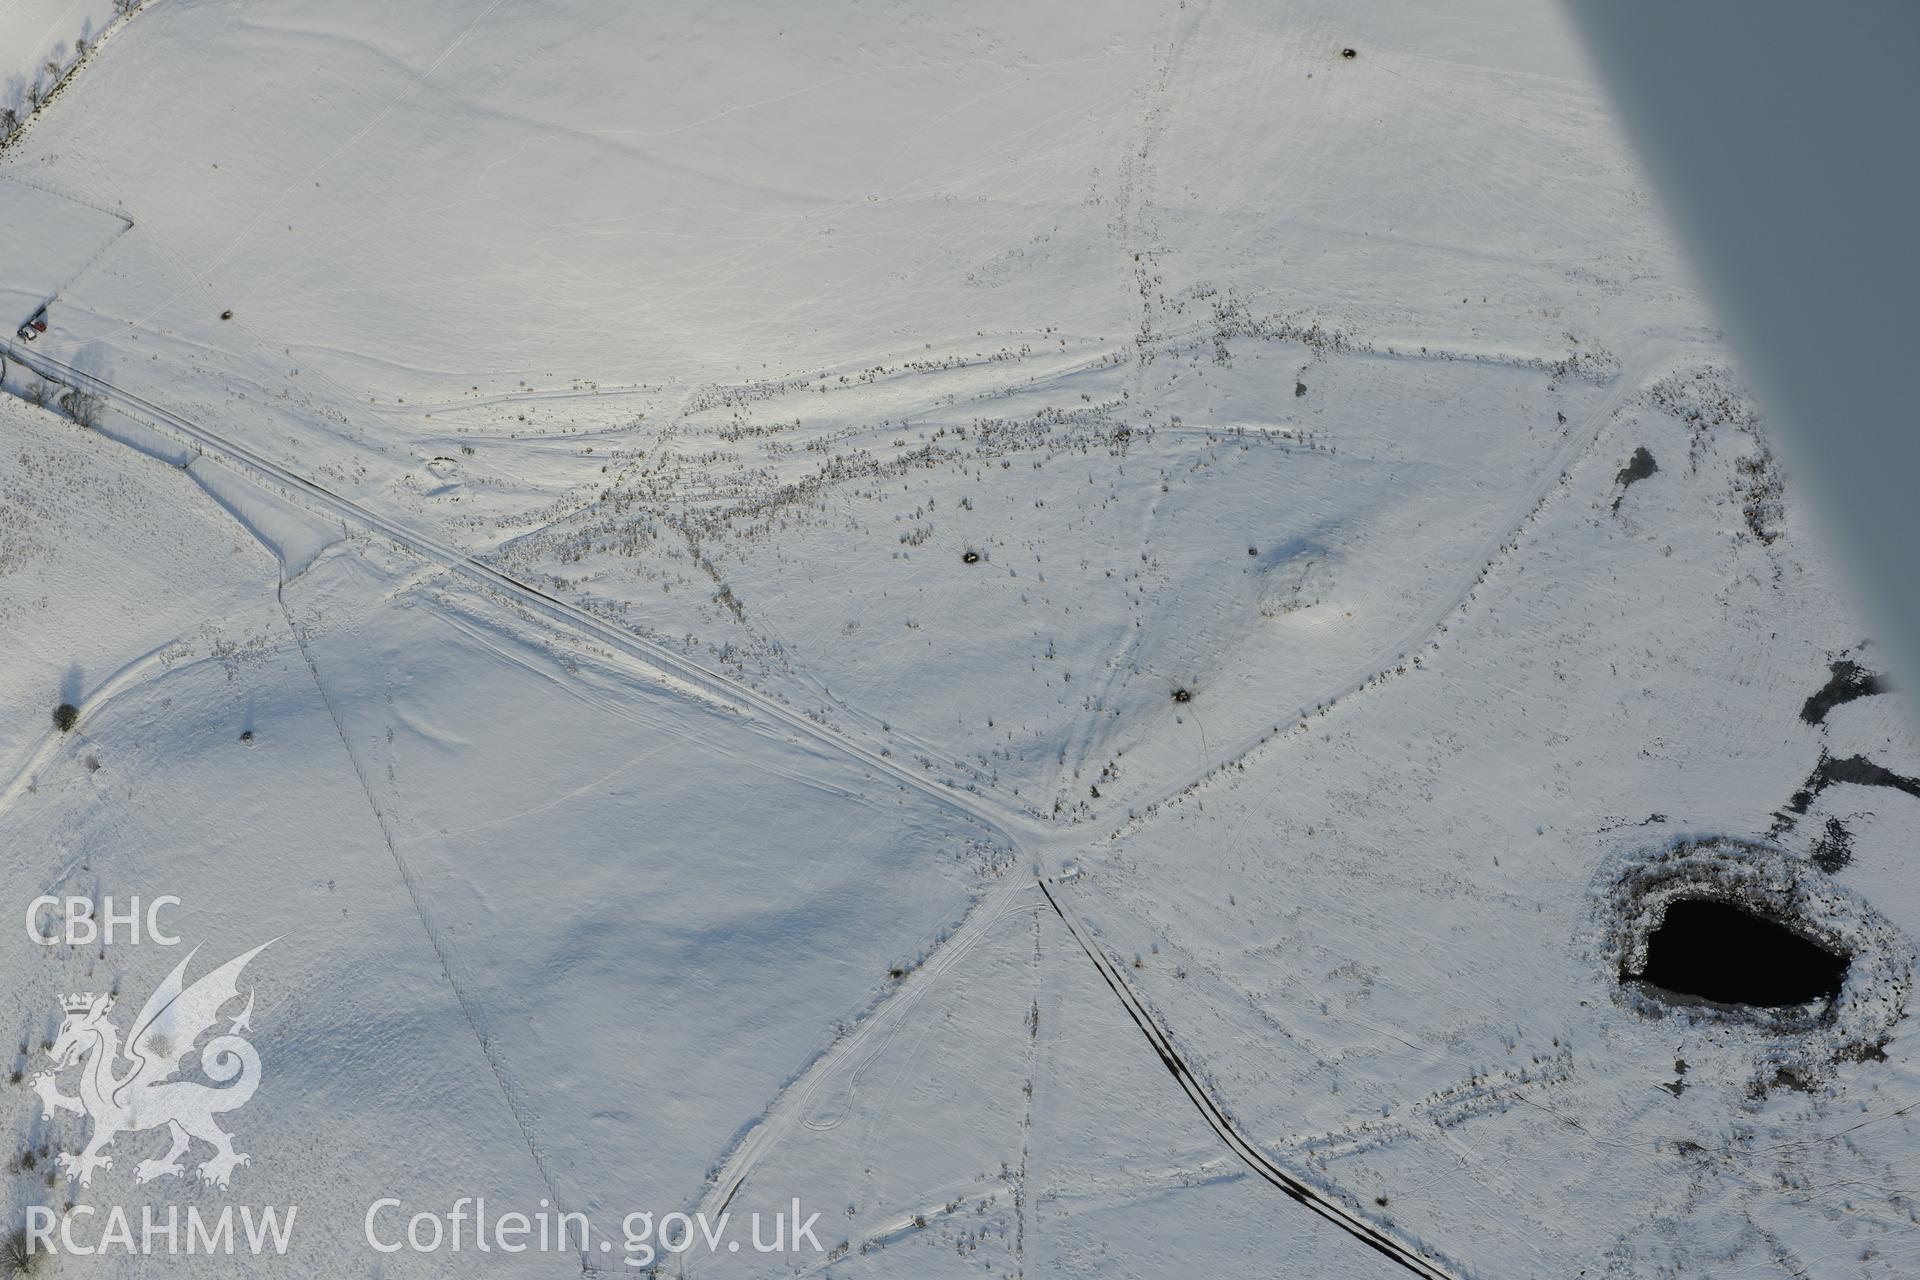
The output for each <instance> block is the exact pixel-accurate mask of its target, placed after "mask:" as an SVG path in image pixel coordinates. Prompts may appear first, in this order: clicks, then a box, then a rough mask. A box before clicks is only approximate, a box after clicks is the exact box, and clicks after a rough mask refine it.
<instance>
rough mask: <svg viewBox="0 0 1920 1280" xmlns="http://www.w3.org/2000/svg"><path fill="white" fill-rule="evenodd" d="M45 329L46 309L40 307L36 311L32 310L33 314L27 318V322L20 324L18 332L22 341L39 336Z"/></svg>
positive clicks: (30, 340) (31, 339)
mask: <svg viewBox="0 0 1920 1280" xmlns="http://www.w3.org/2000/svg"><path fill="white" fill-rule="evenodd" d="M46 331H47V309H46V308H45V307H41V308H40V309H39V310H38V311H36V312H34V313H33V315H32V316H30V317H29V318H28V319H27V322H26V323H25V324H23V325H21V326H20V330H19V333H20V337H21V338H22V339H23V340H24V341H27V342H32V341H33V340H34V339H35V338H37V337H39V336H40V335H41V334H43V333H45V332H46Z"/></svg>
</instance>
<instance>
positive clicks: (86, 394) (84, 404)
mask: <svg viewBox="0 0 1920 1280" xmlns="http://www.w3.org/2000/svg"><path fill="white" fill-rule="evenodd" d="M60 407H61V408H62V409H65V410H66V411H67V416H68V417H69V418H72V419H73V420H74V421H75V422H77V423H79V424H80V425H81V426H83V427H91V426H93V425H94V424H95V423H97V422H98V421H99V420H100V397H99V396H97V395H95V394H94V393H93V392H91V391H82V390H80V388H78V387H68V388H67V389H66V390H65V391H64V392H62V393H61V395H60Z"/></svg>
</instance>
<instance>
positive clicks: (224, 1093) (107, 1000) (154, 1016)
mask: <svg viewBox="0 0 1920 1280" xmlns="http://www.w3.org/2000/svg"><path fill="white" fill-rule="evenodd" d="M276 941H277V939H276ZM272 945H273V943H272V942H263V943H261V944H260V945H259V946H257V947H255V948H254V949H253V950H251V951H249V952H247V953H245V954H244V955H240V956H236V957H235V958H234V959H232V960H229V961H227V962H226V963H225V964H223V965H221V966H220V967H219V968H217V969H215V970H214V971H213V972H211V973H209V974H206V975H205V976H204V977H202V978H200V979H199V980H198V981H196V982H194V983H193V984H192V985H191V986H188V985H187V984H186V982H185V977H186V972H187V965H188V964H190V963H191V962H192V960H193V956H194V955H195V954H198V948H196V949H195V951H194V952H193V953H189V954H188V956H187V958H186V959H185V960H182V961H181V962H180V963H179V964H177V965H175V966H174V969H173V972H172V973H170V974H168V975H167V977H166V979H165V980H164V981H162V982H161V983H160V985H159V987H158V988H156V989H155V990H154V992H153V994H152V995H151V996H149V997H147V1002H146V1003H145V1004H143V1005H142V1006H140V1012H139V1013H137V1014H135V1015H134V1018H133V1023H132V1026H131V1028H130V1029H129V1031H128V1033H127V1038H126V1040H125V1042H124V1045H125V1047H124V1049H123V1048H122V1043H123V1042H122V1040H121V1032H120V1028H119V1027H118V1026H116V1025H115V1023H114V1022H113V1020H112V1019H111V1018H110V1017H108V1015H109V1014H110V1013H112V1012H113V1008H114V998H113V996H112V995H110V994H109V995H96V994H94V993H92V992H87V993H85V994H82V995H70V996H67V997H66V998H65V999H64V1000H63V1001H62V1002H61V1003H62V1007H63V1009H64V1011H65V1013H66V1018H65V1020H63V1021H62V1022H61V1024H60V1032H59V1034H58V1035H57V1036H56V1037H55V1038H54V1041H53V1044H52V1046H51V1047H50V1048H48V1050H47V1056H48V1057H50V1058H51V1059H52V1060H53V1068H52V1070H48V1071H42V1072H40V1073H39V1074H38V1075H36V1076H34V1078H33V1089H34V1092H36V1093H38V1094H39V1095H40V1101H41V1105H42V1107H43V1110H44V1114H45V1116H46V1117H47V1118H48V1119H51V1118H53V1116H54V1114H55V1113H56V1112H60V1111H66V1112H71V1113H72V1114H74V1115H78V1116H85V1117H87V1119H89V1120H90V1121H92V1124H93V1132H92V1135H91V1137H90V1138H89V1140H88V1142H87V1144H86V1146H85V1148H83V1149H82V1150H81V1151H79V1152H78V1153H70V1152H65V1151H63V1152H61V1153H60V1159H59V1168H60V1171H61V1172H62V1173H64V1174H66V1176H67V1177H68V1178H70V1179H72V1180H74V1181H76V1182H78V1183H79V1184H80V1185H81V1186H83V1187H84V1186H88V1185H90V1184H91V1183H92V1182H93V1176H94V1172H95V1171H96V1170H99V1169H111V1168H113V1157H112V1156H110V1155H108V1154H107V1148H108V1147H109V1146H111V1145H112V1144H113V1142H114V1140H115V1139H117V1138H119V1137H120V1136H121V1135H122V1134H132V1133H139V1132H142V1131H144V1130H147V1129H157V1128H160V1127H162V1126H164V1127H165V1128H166V1129H167V1131H168V1133H169V1134H170V1135H171V1137H172V1139H173V1145H172V1146H171V1147H169V1148H168V1149H167V1152H166V1154H165V1155H163V1156H161V1157H160V1158H159V1159H157V1160H142V1161H140V1162H139V1163H138V1164H137V1165H135V1166H134V1178H135V1179H136V1180H137V1181H139V1182H151V1181H153V1180H154V1179H155V1178H164V1177H180V1176H183V1175H184V1174H185V1173H186V1167H185V1165H183V1164H182V1163H181V1157H183V1156H186V1155H187V1154H188V1153H189V1152H190V1151H191V1150H192V1148H193V1144H194V1143H195V1142H196V1141H197V1142H200V1143H203V1144H205V1145H206V1146H209V1147H212V1148H213V1153H212V1154H211V1155H210V1156H208V1157H206V1159H204V1160H203V1161H201V1163H200V1166H199V1168H198V1169H197V1170H196V1171H195V1172H196V1174H197V1176H198V1177H199V1178H200V1179H201V1180H203V1181H206V1182H210V1183H212V1184H213V1185H215V1186H217V1187H221V1188H224V1187H226V1186H227V1184H228V1182H229V1181H230V1180H231V1179H232V1177H233V1171H234V1169H235V1168H236V1167H238V1166H240V1165H244V1164H246V1163H248V1161H249V1158H248V1156H247V1155H246V1154H245V1153H243V1152H240V1151H236V1150H235V1149H234V1146H233V1137H232V1135H230V1134H229V1133H227V1131H226V1130H225V1129H223V1128H221V1126H220V1124H219V1122H218V1121H217V1120H216V1119H215V1117H216V1116H220V1115H224V1114H226V1113H228V1112H232V1111H238V1110H239V1109H240V1108H241V1107H243V1106H245V1105H246V1104H247V1102H248V1100H249V1099H251V1098H252V1097H253V1094H254V1090H256V1089H258V1088H259V1087H260V1055H259V1054H258V1053H256V1052H255V1051H254V1047H253V1045H252V1044H251V1043H250V1042H249V1041H248V1040H247V1039H246V1037H245V1036H244V1035H242V1032H249V1031H251V1030H252V1029H253V1027H252V1019H253V989H252V988H251V987H249V988H248V990H247V1003H246V1007H245V1008H243V1009H242V1010H241V1011H240V1012H239V1013H238V1014H236V1015H234V1016H233V1017H232V1018H231V1019H229V1020H228V1022H227V1027H226V1031H225V1033H224V1034H221V1035H216V1036H214V1038H213V1039H211V1040H209V1041H208V1042H207V1044H206V1047H205V1049H204V1050H202V1051H201V1052H200V1053H199V1055H198V1061H199V1065H200V1069H201V1072H202V1073H203V1074H205V1075H206V1077H207V1078H208V1079H209V1080H212V1081H214V1084H213V1085H206V1084H201V1083H200V1082H199V1081H196V1080H175V1079H174V1078H173V1077H174V1076H175V1075H176V1074H177V1073H178V1072H179V1071H180V1070H181V1068H182V1067H183V1066H184V1065H186V1063H187V1060H188V1059H189V1058H190V1057H193V1056H194V1046H195V1045H196V1044H197V1043H198V1042H199V1040H200V1038H201V1037H202V1036H203V1035H205V1034H206V1033H207V1032H208V1031H211V1030H213V1029H214V1026H215V1024H216V1023H217V1022H219V1021H220V1011H221V1010H222V1009H224V1008H225V1007H226V1006H227V1005H228V1004H229V1003H231V1002H232V1001H234V1000H237V999H238V998H239V996H240V987H239V980H240V974H241V972H242V971H243V970H244V969H245V968H246V967H247V964H248V962H249V961H251V960H252V959H253V958H254V957H255V956H257V955H259V954H260V953H261V952H262V951H264V950H266V949H267V948H268V947H269V946H272ZM74 1067H78V1068H79V1072H80V1078H79V1084H78V1092H76V1093H73V1094H67V1093H63V1092H61V1090H60V1084H59V1078H60V1075H61V1074H62V1073H64V1072H66V1071H67V1070H69V1069H70V1068H74ZM229 1081H231V1083H228V1082H229ZM216 1086H224V1087H216Z"/></svg>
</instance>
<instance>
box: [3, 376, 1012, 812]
mask: <svg viewBox="0 0 1920 1280" xmlns="http://www.w3.org/2000/svg"><path fill="white" fill-rule="evenodd" d="M0 350H4V351H5V352H6V354H8V355H9V356H11V357H12V358H13V359H14V360H16V361H18V362H19V363H20V364H22V365H24V366H26V367H27V368H30V369H33V370H34V371H35V372H37V373H39V374H41V375H42V376H45V377H52V378H54V379H55V380H56V381H61V382H65V383H67V384H68V385H69V386H73V387H77V388H79V389H80V390H83V391H88V392H92V393H93V394H95V395H98V396H100V397H101V398H102V399H103V400H105V401H106V402H107V403H108V404H110V405H111V406H113V407H114V408H115V409H118V410H119V411H120V412H122V413H125V414H126V415H127V416H129V417H131V418H133V419H134V420H136V421H140V422H143V423H144V424H145V425H147V426H148V427H150V428H152V429H154V430H157V431H159V432H160V433H161V434H162V435H167V436H171V437H173V438H174V439H176V440H178V441H180V442H181V443H184V444H187V445H189V446H192V447H193V448H195V449H197V450H198V451H199V452H200V453H201V454H202V456H204V457H207V458H208V459H210V460H212V461H214V462H216V463H219V464H221V465H222V466H225V467H226V468H227V469H228V470H231V471H235V472H238V473H240V474H242V475H244V476H248V477H250V478H252V479H253V480H255V481H256V482H259V481H265V482H267V484H268V486H269V487H270V488H272V489H275V490H276V491H278V492H280V493H281V494H283V495H284V496H285V497H287V498H288V499H290V500H292V501H293V502H295V503H296V504H298V505H300V506H303V507H306V508H308V509H309V510H317V511H319V512H320V513H321V514H323V515H326V516H329V517H331V518H332V519H334V520H338V521H342V522H344V523H345V524H347V525H348V526H350V527H357V528H359V529H361V530H362V531H365V532H369V533H374V534H378V535H379V536H381V537H383V538H386V539H387V540H389V541H391V542H393V543H394V544H395V545H397V546H399V547H401V548H403V549H405V550H407V551H409V552H411V553H413V554H414V555H417V556H420V557H422V558H423V559H426V560H429V561H432V562H434V563H437V564H439V565H440V566H442V567H443V568H445V569H446V570H448V571H449V572H451V573H454V574H456V575H458V576H459V577H462V578H465V579H466V580H468V581H469V582H471V583H474V584H475V585H478V586H480V587H483V588H485V589H487V590H489V591H492V592H495V593H497V594H500V595H504V596H506V597H507V598H508V599H510V600H512V601H514V602H515V603H517V604H519V605H521V606H522V607H523V608H526V609H528V610H529V611H531V612H533V613H536V614H539V615H541V616H543V617H545V618H546V619H548V620H549V621H550V622H556V623H559V624H560V625H562V626H563V627H566V628H568V629H571V630H574V631H577V632H581V633H584V634H586V635H588V636H590V637H591V638H593V639H595V640H597V641H599V642H601V643H603V644H606V645H609V646H612V647H613V648H615V649H617V650H619V651H620V652H622V653H625V654H626V655H627V656H628V657H630V658H634V659H637V660H639V661H640V662H641V663H643V664H645V665H646V666H648V667H651V668H652V669H653V670H654V671H656V672H657V673H658V674H659V675H660V676H661V677H662V678H663V680H665V681H666V682H667V683H669V684H674V685H678V686H680V687H681V688H682V689H683V690H684V691H686V692H688V693H691V694H693V695H695V696H697V697H700V698H702V699H704V700H706V701H707V702H709V703H713V704H716V705H718V706H720V707H722V708H724V709H725V710H728V711H732V712H734V713H735V714H742V715H749V716H752V715H759V716H762V717H764V718H765V719H767V720H769V721H772V722H774V723H776V724H778V725H780V726H781V727H782V728H784V729H786V730H787V731H789V732H790V733H792V734H793V735H795V736H796V737H798V738H801V739H805V740H808V741H811V742H814V743H816V744H818V745H821V746H825V747H827V748H829V749H831V750H834V751H838V752H840V753H842V754H843V755H846V756H848V757H851V758H852V759H855V760H857V761H859V762H860V763H861V764H862V765H864V766H865V767H866V768H868V769H869V770H871V771H872V772H873V773H874V774H875V775H876V776H879V777H884V778H888V779H891V780H892V781H894V782H896V783H899V784H900V785H902V786H905V787H908V788H910V789H912V790H914V791H917V792H919V793H920V794H922V795H924V796H927V797H928V798H930V799H932V800H933V801H934V802H935V803H937V804H939V805H940V806H941V807H942V808H944V809H947V810H950V811H953V812H957V813H959V814H961V815H962V816H963V817H966V818H968V819H969V820H971V821H973V822H975V823H977V824H979V825H980V826H982V827H985V828H986V829H987V830H988V831H990V832H992V833H994V834H995V835H997V836H999V837H1000V838H1001V839H1002V840H1004V841H1005V842H1007V843H1008V844H1009V845H1012V846H1014V847H1015V848H1016V849H1017V848H1018V847H1019V846H1020V844H1021V843H1022V842H1021V841H1020V839H1019V838H1018V836H1017V835H1016V829H1018V830H1021V831H1024V832H1026V833H1027V834H1031V833H1032V832H1033V831H1034V830H1035V829H1037V827H1038V825H1039V824H1038V823H1037V822H1035V821H1033V820H1031V819H1027V818H1025V817H1024V815H1021V814H1018V813H1016V812H1011V811H1008V810H1004V809H1001V808H999V807H997V806H993V805H990V804H988V803H987V802H985V801H982V800H980V799H978V798H976V797H973V796H971V795H968V794H966V793H963V792H959V791H956V790H954V789H952V788H950V787H948V786H946V785H944V784H943V783H940V782H938V781H936V780H934V779H932V778H926V777H922V776H920V775H919V774H918V773H916V772H915V771H914V770H912V769H910V768H908V767H906V766H904V765H901V764H898V763H896V762H894V761H893V760H891V759H889V758H887V757H885V756H881V755H879V754H878V753H876V752H874V751H871V750H869V749H868V748H866V747H864V746H862V745H860V744H859V743H857V742H854V741H851V740H849V739H848V738H846V737H844V736H842V735H841V734H839V733H836V732H835V731H833V730H832V729H829V728H827V727H826V726H824V725H820V724H817V723H815V722H814V721H813V720H811V719H809V718H808V717H807V716H805V715H803V714H801V713H800V712H797V711H794V710H792V709H791V708H789V707H787V706H785V705H784V704H782V703H781V702H779V701H778V700H776V699H774V698H772V697H770V696H768V695H766V694H764V693H761V692H760V691H759V690H757V689H754V688H751V687H750V686H748V685H745V684H742V683H740V682H739V681H737V680H734V679H733V678H732V677H730V676H727V675H724V674H722V673H720V672H718V671H714V670H712V669H711V668H709V667H706V666H703V665H701V664H700V663H698V662H696V661H694V660H693V659H691V658H689V657H686V656H685V655H682V654H678V653H675V652H674V651H673V650H671V649H669V648H667V647H666V646H664V645H662V644H659V643H658V642H656V641H653V640H649V639H647V638H645V637H643V636H639V635H636V634H634V633H633V632H631V631H627V630H625V629H624V628H621V627H618V626H615V625H613V624H612V623H610V622H607V621H606V620H604V619H602V618H600V617H598V616H596V615H594V614H592V613H589V612H587V611H586V610H584V609H581V608H579V607H578V606H576V605H571V604H568V603H567V602H566V601H564V600H561V599H559V598H557V597H555V596H552V595H549V594H547V593H546V592H545V591H542V590H540V589H539V588H538V587H534V586H530V585H528V584H527V583H524V582H521V581H520V580H519V579H517V578H514V577H512V576H510V575H508V574H506V573H504V572H502V571H501V570H499V569H496V568H494V567H493V566H492V565H489V564H487V563H486V562H485V561H483V560H479V559H476V558H475V557H473V556H470V555H468V554H467V553H465V552H464V551H461V550H459V549H458V548H455V547H451V546H448V545H447V544H445V543H443V542H440V541H439V540H437V539H435V538H431V537H429V536H427V535H426V534H423V533H420V532H418V531H417V530H414V529H411V528H408V527H407V526H406V525H404V524H401V523H400V522H399V521H397V520H393V519H391V518H389V517H387V516H383V515H381V514H379V513H378V512H376V511H373V510H371V509H369V508H367V507H364V506H362V505H360V504H359V503H358V502H355V501H354V500H352V499H351V498H345V497H342V496H340V495H339V494H337V493H335V492H333V491H332V490H331V489H328V488H327V487H326V486H324V485H322V484H319V483H318V482H316V481H313V480H309V479H307V478H306V477H305V476H302V475H300V474H299V473H297V472H295V471H293V470H291V469H289V468H287V467H285V466H282V465H281V464H279V463H277V462H274V461H272V460H271V459H269V458H266V457H263V456H261V455H260V454H259V453H257V452H255V451H254V450H252V449H249V448H248V447H247V446H245V445H242V444H239V443H237V442H235V441H233V440H231V439H229V438H228V437H226V436H224V435H221V434H220V433H218V432H215V431H211V430H209V429H207V428H206V427H203V426H201V425H199V424H198V423H195V422H192V421H190V420H189V419H187V418H184V417H182V416H181V415H179V414H177V413H174V412H173V411H171V410H169V409H166V408H163V407H161V406H160V405H157V404H154V403H153V402H152V401H150V400H147V399H146V398H145V397H143V396H140V395H137V394H135V393H134V392H131V391H128V390H127V389H126V388H124V387H121V386H118V385H117V384H115V383H112V382H109V381H107V380H106V379H104V378H101V377H99V376H97V375H95V374H91V373H88V372H86V371H84V370H81V369H78V368H75V367H74V366H73V365H70V364H68V363H66V362H65V361H63V360H60V359H58V358H57V357H54V356H51V355H48V354H45V353H42V352H39V351H33V352H27V351H23V350H22V349H21V348H20V345H19V344H18V343H15V342H11V341H7V342H3V343H0Z"/></svg>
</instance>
